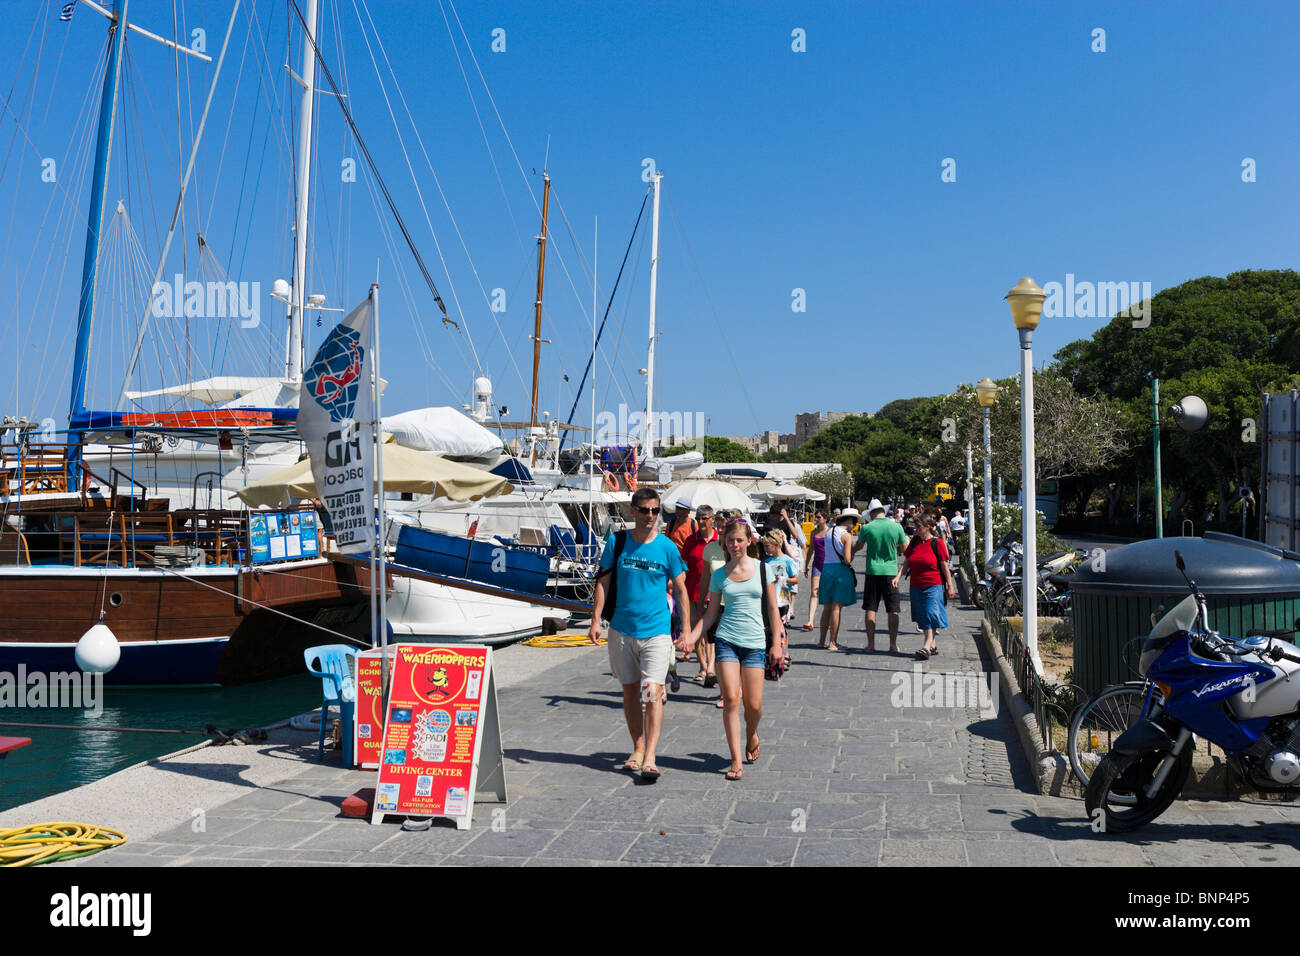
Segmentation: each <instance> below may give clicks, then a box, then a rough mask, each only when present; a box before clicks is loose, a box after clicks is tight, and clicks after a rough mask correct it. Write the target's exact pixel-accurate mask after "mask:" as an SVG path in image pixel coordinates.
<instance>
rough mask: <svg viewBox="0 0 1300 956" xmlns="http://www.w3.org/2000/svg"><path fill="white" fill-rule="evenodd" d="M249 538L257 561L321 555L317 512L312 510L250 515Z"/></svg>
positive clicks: (249, 554)
mask: <svg viewBox="0 0 1300 956" xmlns="http://www.w3.org/2000/svg"><path fill="white" fill-rule="evenodd" d="M248 539H249V549H248V556H249V560H250V561H251V562H252V563H253V564H262V563H265V562H267V561H284V560H287V559H289V558H315V557H319V556H320V538H319V537H318V534H317V529H316V515H315V514H314V513H313V512H310V511H290V512H269V513H268V512H260V511H259V512H254V513H253V514H252V515H250V516H249V526H248Z"/></svg>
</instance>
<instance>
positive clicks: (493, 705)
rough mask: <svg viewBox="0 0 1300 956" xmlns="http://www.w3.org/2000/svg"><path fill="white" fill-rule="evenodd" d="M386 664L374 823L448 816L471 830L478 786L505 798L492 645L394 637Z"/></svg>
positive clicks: (459, 827) (502, 798)
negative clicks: (397, 640) (386, 688)
mask: <svg viewBox="0 0 1300 956" xmlns="http://www.w3.org/2000/svg"><path fill="white" fill-rule="evenodd" d="M391 664H392V670H391V673H390V691H389V697H388V706H387V709H386V710H385V712H384V736H383V747H382V750H381V753H380V758H381V759H380V764H379V776H378V780H377V781H376V784H375V806H374V812H373V813H372V815H371V823H379V822H380V821H381V820H383V818H384V817H385V816H386V815H388V814H395V815H399V816H413V817H449V818H451V819H452V820H455V821H456V826H457V828H458V829H462V830H464V829H468V828H469V825H470V821H471V819H472V817H473V814H474V800H475V797H476V795H477V794H478V793H479V792H484V793H491V794H494V795H495V796H496V798H497V799H498V800H499V801H501V802H505V799H506V790H505V768H504V765H503V763H502V753H501V732H500V727H499V724H498V719H497V700H496V685H495V682H494V681H493V679H492V650H491V648H488V647H484V646H482V645H478V644H455V645H449V646H448V645H429V644H398V645H396V647H394V648H393V652H392V660H391ZM480 755H481V756H482V763H483V766H482V771H483V773H482V774H481V775H480V773H479V770H480Z"/></svg>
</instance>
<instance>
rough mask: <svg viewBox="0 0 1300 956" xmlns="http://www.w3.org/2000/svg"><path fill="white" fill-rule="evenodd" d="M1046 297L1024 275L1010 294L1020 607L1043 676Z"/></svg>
mask: <svg viewBox="0 0 1300 956" xmlns="http://www.w3.org/2000/svg"><path fill="white" fill-rule="evenodd" d="M1046 297H1047V296H1046V294H1045V293H1044V292H1043V290H1042V289H1040V288H1039V287H1038V283H1036V282H1035V281H1034V280H1033V279H1031V278H1029V276H1025V277H1024V278H1022V279H1021V280H1020V281H1019V282H1017V283H1016V285H1015V287H1014V288H1013V289H1011V291H1010V292H1008V293H1007V295H1006V299H1007V304H1008V305H1009V306H1010V307H1011V318H1012V319H1013V320H1014V321H1015V324H1016V331H1017V332H1018V333H1019V334H1020V488H1021V497H1022V498H1023V502H1022V504H1021V512H1020V514H1021V525H1020V527H1021V537H1022V539H1023V546H1024V564H1023V565H1022V571H1021V575H1020V578H1021V580H1020V587H1021V604H1022V606H1023V607H1024V615H1025V616H1024V636H1025V650H1026V651H1028V653H1029V660H1030V662H1031V663H1032V664H1033V665H1034V672H1035V673H1037V674H1039V675H1040V676H1041V675H1042V673H1043V662H1042V660H1040V659H1039V657H1038V521H1037V508H1036V507H1035V506H1036V504H1037V499H1036V495H1035V487H1034V350H1033V344H1034V329H1036V328H1038V317H1039V316H1040V315H1042V313H1043V300H1044V299H1045V298H1046Z"/></svg>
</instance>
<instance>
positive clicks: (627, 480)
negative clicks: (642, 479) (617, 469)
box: [623, 471, 636, 491]
mask: <svg viewBox="0 0 1300 956" xmlns="http://www.w3.org/2000/svg"><path fill="white" fill-rule="evenodd" d="M623 482H624V484H626V485H627V490H628V491H636V475H634V474H632V472H630V471H629V472H628V473H627V474H625V475H624V476H623Z"/></svg>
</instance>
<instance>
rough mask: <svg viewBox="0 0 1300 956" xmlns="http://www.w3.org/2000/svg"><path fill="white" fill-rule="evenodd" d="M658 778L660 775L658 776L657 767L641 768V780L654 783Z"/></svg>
mask: <svg viewBox="0 0 1300 956" xmlns="http://www.w3.org/2000/svg"><path fill="white" fill-rule="evenodd" d="M659 776H660V774H659V768H658V767H642V768H641V779H642V780H645V781H647V782H648V783H654V782H655V781H656V780H658V779H659Z"/></svg>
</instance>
